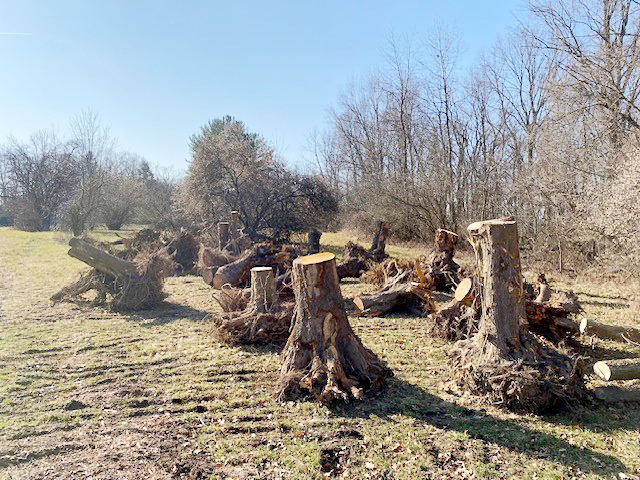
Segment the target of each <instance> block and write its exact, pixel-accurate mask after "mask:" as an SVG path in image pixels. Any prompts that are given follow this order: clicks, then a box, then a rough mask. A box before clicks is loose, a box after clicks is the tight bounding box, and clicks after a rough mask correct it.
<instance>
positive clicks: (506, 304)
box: [451, 219, 586, 412]
mask: <svg viewBox="0 0 640 480" xmlns="http://www.w3.org/2000/svg"><path fill="white" fill-rule="evenodd" d="M467 230H468V232H469V235H470V237H471V243H472V245H473V247H474V249H475V251H476V258H477V261H478V265H477V272H478V276H479V278H478V283H479V284H480V285H482V295H481V303H482V317H481V318H480V322H479V325H478V332H477V333H476V334H475V335H474V336H473V337H471V338H469V339H467V340H461V341H459V342H457V343H456V347H455V349H454V351H453V352H452V354H451V364H452V366H453V367H454V369H455V376H456V380H457V384H458V386H460V387H462V388H463V389H464V390H465V391H467V392H470V393H472V394H476V395H481V396H483V397H485V398H486V399H487V400H488V401H489V402H491V403H493V404H494V405H498V406H503V407H506V408H509V409H512V410H522V411H532V412H542V411H547V410H550V409H552V408H554V407H557V406H562V405H565V406H566V405H568V404H569V403H571V402H574V401H575V400H580V399H582V398H583V397H584V396H585V394H586V388H585V386H584V380H583V372H582V371H581V368H579V366H578V363H577V362H576V361H575V360H574V359H571V358H570V357H568V356H567V355H565V354H563V353H561V352H560V351H558V350H556V349H555V348H553V346H552V345H551V344H548V343H546V342H545V341H544V340H541V339H539V338H537V337H535V336H534V335H532V334H531V333H529V332H528V331H527V330H525V329H523V328H522V327H523V326H525V325H526V323H527V319H526V310H525V297H524V292H523V287H522V275H521V273H520V254H519V249H518V229H517V225H516V222H515V220H513V219H500V220H489V221H484V222H476V223H473V224H471V225H469V227H468V229H467Z"/></svg>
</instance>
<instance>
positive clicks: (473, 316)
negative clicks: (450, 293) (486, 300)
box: [426, 278, 481, 341]
mask: <svg viewBox="0 0 640 480" xmlns="http://www.w3.org/2000/svg"><path fill="white" fill-rule="evenodd" d="M479 304H480V297H479V296H478V294H477V286H476V285H475V283H474V282H473V280H472V279H471V278H465V279H464V280H462V281H461V282H460V283H459V284H458V287H457V288H456V291H455V294H454V297H453V298H452V299H451V301H450V302H449V303H447V304H446V305H445V306H444V307H442V308H441V309H440V310H438V311H437V312H435V313H432V314H431V315H429V316H428V317H427V319H426V324H427V329H428V330H429V334H430V335H431V336H432V337H436V338H442V339H445V340H450V341H453V340H464V339H466V338H469V337H470V336H472V335H473V334H474V333H476V331H477V329H478V321H479V320H480V316H481V309H480V305H479Z"/></svg>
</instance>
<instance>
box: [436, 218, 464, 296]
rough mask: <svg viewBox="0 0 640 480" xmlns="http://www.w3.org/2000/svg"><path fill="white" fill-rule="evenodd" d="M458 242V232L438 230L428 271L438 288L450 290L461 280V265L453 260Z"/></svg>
mask: <svg viewBox="0 0 640 480" xmlns="http://www.w3.org/2000/svg"><path fill="white" fill-rule="evenodd" d="M457 244H458V235H457V234H456V233H454V232H450V231H448V230H444V229H441V228H440V229H438V230H437V231H436V234H435V247H434V251H433V253H432V254H431V257H430V259H429V271H428V273H429V275H430V276H431V278H433V281H434V288H435V289H436V290H439V291H442V292H450V291H452V290H453V289H454V288H455V287H456V285H457V284H458V282H459V281H460V280H459V271H460V265H458V264H457V263H456V262H454V260H453V257H454V255H455V253H456V245H457Z"/></svg>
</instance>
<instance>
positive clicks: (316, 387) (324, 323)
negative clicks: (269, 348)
mask: <svg viewBox="0 0 640 480" xmlns="http://www.w3.org/2000/svg"><path fill="white" fill-rule="evenodd" d="M293 282H294V291H295V295H296V306H295V313H294V318H293V326H292V330H291V335H290V336H289V339H288V341H287V344H286V346H285V349H284V351H283V354H282V369H281V376H280V381H279V386H278V396H279V398H281V399H283V398H287V397H290V396H292V395H296V394H297V393H298V392H300V391H303V392H309V393H311V394H313V395H314V396H315V398H316V399H318V400H319V401H321V402H323V403H327V404H329V403H332V402H334V401H336V400H347V399H349V398H356V399H359V398H361V396H362V393H363V391H364V390H369V389H377V388H380V387H382V385H383V384H384V382H385V380H386V378H387V377H389V376H390V375H391V370H389V369H388V368H387V367H386V365H384V363H383V362H381V361H380V359H379V358H378V357H377V356H376V355H375V354H374V353H373V352H372V351H371V350H369V349H368V348H366V347H365V346H364V345H362V342H361V341H360V339H359V338H358V337H357V336H356V334H355V333H354V332H353V330H352V329H351V326H350V325H349V320H348V319H347V315H346V313H345V310H344V304H343V299H342V295H341V293H340V283H339V280H338V275H337V273H336V264H335V257H334V255H333V254H331V253H318V254H315V255H309V256H306V257H300V258H298V259H296V260H295V261H294V262H293Z"/></svg>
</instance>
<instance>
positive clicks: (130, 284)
mask: <svg viewBox="0 0 640 480" xmlns="http://www.w3.org/2000/svg"><path fill="white" fill-rule="evenodd" d="M69 245H71V249H69V252H68V253H69V255H71V256H72V257H74V258H77V259H78V260H80V261H82V262H84V263H86V264H87V265H90V266H91V267H93V269H92V270H91V271H89V272H88V273H86V274H84V275H82V276H81V277H80V278H79V279H78V280H77V281H75V282H73V283H71V284H70V285H68V286H66V287H64V288H63V289H61V290H60V291H58V292H56V293H55V294H54V295H53V296H52V297H51V300H53V301H55V302H58V301H62V300H73V299H74V298H77V297H79V295H82V294H83V293H86V292H88V291H90V290H96V291H97V294H98V295H97V298H96V300H95V301H94V304H100V303H104V302H105V301H106V298H107V295H111V302H110V307H111V309H112V310H115V311H126V310H142V309H146V308H151V307H153V306H155V305H156V304H157V303H159V302H160V301H162V300H163V299H164V297H165V295H164V293H163V292H162V287H163V283H164V278H165V277H166V276H167V275H168V274H169V273H170V272H171V271H172V269H173V262H172V260H171V259H170V258H169V257H168V256H167V254H166V252H165V251H164V250H162V251H159V252H155V253H154V254H148V253H147V254H140V255H139V256H138V257H137V258H136V263H133V262H128V261H126V260H122V259H121V258H118V257H116V256H114V255H110V254H108V253H106V252H103V251H102V250H100V249H99V248H96V247H94V246H93V245H91V244H89V243H87V242H84V241H82V240H80V239H78V238H72V239H71V240H70V241H69Z"/></svg>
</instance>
